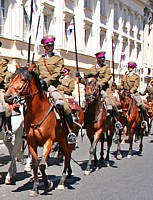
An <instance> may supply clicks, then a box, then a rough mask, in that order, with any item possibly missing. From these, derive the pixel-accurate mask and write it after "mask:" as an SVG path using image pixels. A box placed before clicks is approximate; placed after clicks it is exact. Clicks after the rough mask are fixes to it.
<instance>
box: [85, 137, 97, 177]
mask: <svg viewBox="0 0 153 200" xmlns="http://www.w3.org/2000/svg"><path fill="white" fill-rule="evenodd" d="M96 145H97V141H95V139H94V141H93V143H92V145H91V147H90V150H89V160H88V163H87V167H86V170H85V172H84V174H85V175H88V174H90V168H91V161H92V157H93V155H94V159H95V160H94V162H96V160H97V157H96Z"/></svg>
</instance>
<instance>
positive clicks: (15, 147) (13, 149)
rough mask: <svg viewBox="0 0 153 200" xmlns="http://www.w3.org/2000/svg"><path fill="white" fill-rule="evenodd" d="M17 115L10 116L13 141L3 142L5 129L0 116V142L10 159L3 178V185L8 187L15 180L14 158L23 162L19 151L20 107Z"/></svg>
mask: <svg viewBox="0 0 153 200" xmlns="http://www.w3.org/2000/svg"><path fill="white" fill-rule="evenodd" d="M20 112H21V114H19V115H12V117H11V121H12V132H13V136H14V141H13V142H12V141H5V137H4V135H5V128H4V123H3V116H2V115H0V124H1V126H0V127H1V131H0V140H3V142H4V144H5V146H6V147H7V149H8V152H9V155H10V157H11V161H10V166H9V169H8V173H7V175H6V177H5V184H6V185H9V184H12V183H13V182H14V180H15V177H16V174H17V166H16V158H19V159H21V160H22V161H23V159H24V158H23V154H22V151H21V144H22V135H23V121H24V120H23V119H24V117H23V109H22V106H20Z"/></svg>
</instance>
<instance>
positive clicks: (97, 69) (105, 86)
mask: <svg viewBox="0 0 153 200" xmlns="http://www.w3.org/2000/svg"><path fill="white" fill-rule="evenodd" d="M105 53H106V52H103V51H100V52H98V53H96V54H95V56H96V58H97V65H95V66H92V67H91V68H90V70H89V74H93V75H96V74H97V75H98V77H97V84H98V85H99V87H100V91H101V95H102V97H103V98H104V100H105V102H106V108H107V111H108V113H110V114H112V111H113V114H114V116H115V119H116V124H118V125H119V126H118V127H120V128H121V124H120V122H119V121H118V118H119V113H118V109H117V106H116V104H115V99H114V97H113V92H112V89H111V88H110V85H109V82H110V78H111V71H110V67H109V66H108V65H106V64H105V63H104V60H105ZM80 82H81V83H83V84H84V83H85V80H84V79H83V78H81V79H80ZM116 127H117V126H116Z"/></svg>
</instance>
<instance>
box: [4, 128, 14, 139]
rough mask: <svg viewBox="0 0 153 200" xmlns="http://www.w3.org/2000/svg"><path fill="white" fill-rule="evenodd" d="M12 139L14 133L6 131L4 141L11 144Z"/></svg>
mask: <svg viewBox="0 0 153 200" xmlns="http://www.w3.org/2000/svg"><path fill="white" fill-rule="evenodd" d="M12 139H13V135H12V131H10V130H8V131H6V132H5V135H4V141H5V142H11V141H12Z"/></svg>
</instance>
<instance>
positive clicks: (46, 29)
mask: <svg viewBox="0 0 153 200" xmlns="http://www.w3.org/2000/svg"><path fill="white" fill-rule="evenodd" d="M49 25H50V17H49V15H44V28H45V30H44V35H47V34H48V33H49Z"/></svg>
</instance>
